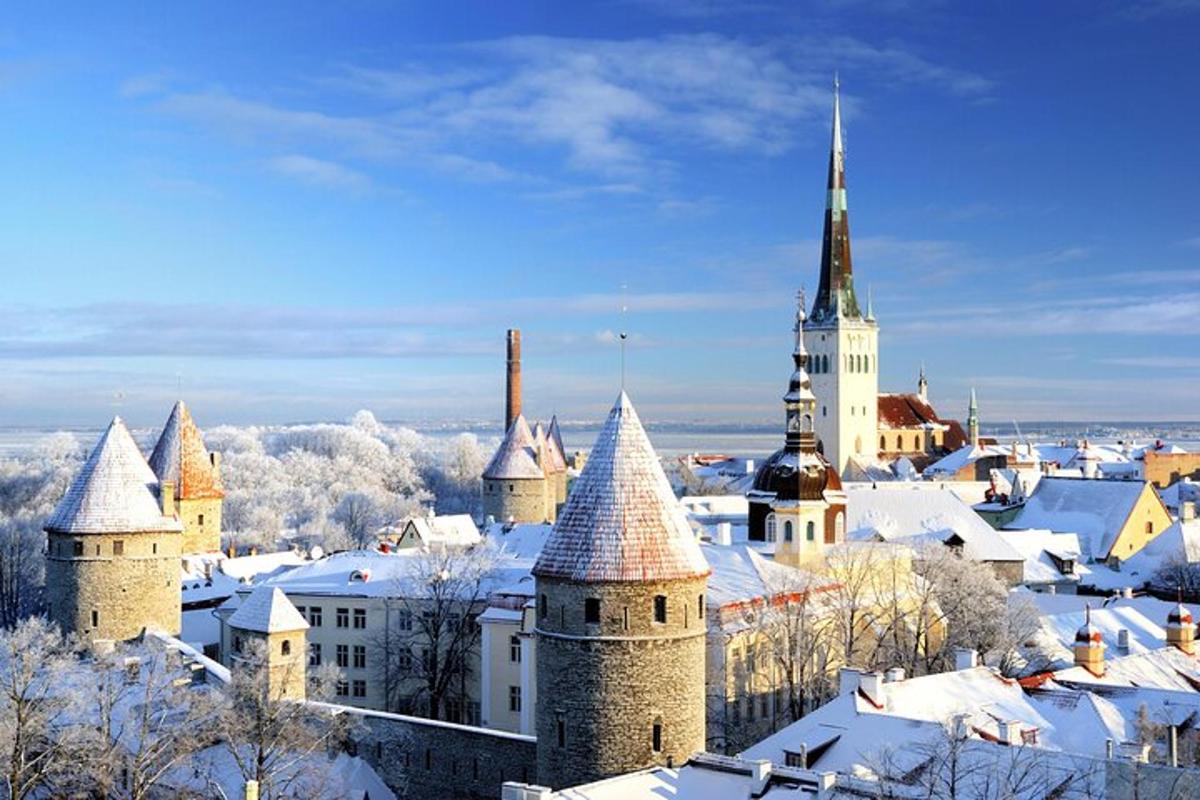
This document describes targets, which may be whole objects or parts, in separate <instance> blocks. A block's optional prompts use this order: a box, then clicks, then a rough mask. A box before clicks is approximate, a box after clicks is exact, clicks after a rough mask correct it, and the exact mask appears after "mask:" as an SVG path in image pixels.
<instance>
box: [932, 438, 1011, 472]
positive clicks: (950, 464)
mask: <svg viewBox="0 0 1200 800" xmlns="http://www.w3.org/2000/svg"><path fill="white" fill-rule="evenodd" d="M1008 452H1009V451H1008V450H1006V449H1005V448H1003V447H1001V446H999V445H972V444H967V445H965V446H963V447H960V448H958V449H957V450H955V451H954V452H952V453H950V454H948V455H946V456H943V457H942V458H940V459H938V460H937V461H935V462H933V463H932V464H930V465H929V466H928V467H926V468H925V472H924V474H925V477H927V478H936V477H937V476H939V475H946V476H949V475H956V474H958V472H959V470H961V469H962V468H963V467H966V466H970V465H971V464H974V463H975V462H976V461H978V460H979V459H981V458H986V457H988V456H1006V455H1007V454H1008Z"/></svg>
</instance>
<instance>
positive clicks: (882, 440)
mask: <svg viewBox="0 0 1200 800" xmlns="http://www.w3.org/2000/svg"><path fill="white" fill-rule="evenodd" d="M879 449H880V450H887V437H885V436H880V437H879Z"/></svg>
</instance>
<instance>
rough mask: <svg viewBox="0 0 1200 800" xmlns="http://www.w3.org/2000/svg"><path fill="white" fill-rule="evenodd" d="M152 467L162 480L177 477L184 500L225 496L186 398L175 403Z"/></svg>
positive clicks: (172, 479)
mask: <svg viewBox="0 0 1200 800" xmlns="http://www.w3.org/2000/svg"><path fill="white" fill-rule="evenodd" d="M150 469H152V470H153V471H154V474H155V475H157V476H158V479H159V481H173V482H174V483H175V496H176V497H179V498H181V499H184V500H198V499H201V498H209V497H212V498H216V497H224V496H225V492H224V489H223V487H222V486H221V476H220V474H219V472H218V470H217V468H216V466H214V465H213V462H212V457H211V456H210V455H209V452H208V449H207V448H206V447H205V446H204V437H202V436H201V435H200V429H199V428H197V427H196V423H195V422H193V421H192V415H191V413H190V412H188V409H187V406H186V405H185V404H184V402H183V401H182V400H180V401H178V402H177V403H175V407H174V408H172V409H171V416H170V417H168V418H167V424H166V426H164V427H163V432H162V435H160V436H159V437H158V443H157V444H156V445H154V452H153V453H151V454H150Z"/></svg>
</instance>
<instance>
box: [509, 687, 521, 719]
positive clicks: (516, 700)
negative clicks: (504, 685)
mask: <svg viewBox="0 0 1200 800" xmlns="http://www.w3.org/2000/svg"><path fill="white" fill-rule="evenodd" d="M508 710H509V711H516V712H518V713H519V712H520V711H521V687H520V686H510V687H508Z"/></svg>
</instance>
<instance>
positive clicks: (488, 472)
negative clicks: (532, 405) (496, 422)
mask: <svg viewBox="0 0 1200 800" xmlns="http://www.w3.org/2000/svg"><path fill="white" fill-rule="evenodd" d="M483 477H484V478H488V479H490V480H523V479H527V478H544V477H545V473H544V472H543V471H542V468H541V467H540V466H538V459H537V449H536V442H535V441H534V438H533V431H531V430H530V429H529V423H528V422H526V421H525V415H524V414H521V415H518V416H517V418H516V419H515V420H513V424H512V425H510V426H509V428H508V431H507V432H506V433H505V435H504V441H502V442H501V443H500V447H499V448H497V449H496V454H495V455H494V456H492V460H491V461H490V462H488V465H487V467H486V468H485V469H484V470H483Z"/></svg>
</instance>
